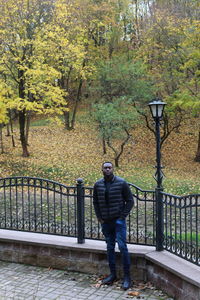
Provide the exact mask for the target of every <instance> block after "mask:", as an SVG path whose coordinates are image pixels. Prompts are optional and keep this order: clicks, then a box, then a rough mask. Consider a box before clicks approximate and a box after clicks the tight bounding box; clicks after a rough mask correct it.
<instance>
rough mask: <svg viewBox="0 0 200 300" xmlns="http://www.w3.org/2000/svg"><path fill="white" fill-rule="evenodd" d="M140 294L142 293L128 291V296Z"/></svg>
mask: <svg viewBox="0 0 200 300" xmlns="http://www.w3.org/2000/svg"><path fill="white" fill-rule="evenodd" d="M139 295H140V293H139V292H134V291H131V292H128V296H133V297H137V296H139Z"/></svg>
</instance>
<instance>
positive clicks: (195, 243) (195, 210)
mask: <svg viewBox="0 0 200 300" xmlns="http://www.w3.org/2000/svg"><path fill="white" fill-rule="evenodd" d="M129 185H130V188H131V191H132V193H133V196H134V201H135V204H134V208H133V209H132V211H131V213H130V215H129V216H128V218H127V240H128V242H129V243H134V244H140V245H154V246H155V245H156V236H155V235H156V222H157V217H158V216H157V215H156V199H155V192H154V191H151V190H142V189H140V188H139V187H137V186H135V185H134V184H131V183H130V184H129ZM92 197H93V187H86V186H84V185H83V181H82V180H81V179H79V180H77V184H76V185H75V186H65V185H63V184H60V183H58V182H54V181H51V180H47V179H42V178H34V177H10V178H1V179H0V228H2V229H10V230H20V231H29V232H38V233H48V234H56V235H63V236H69V237H77V238H78V243H83V242H84V239H85V238H88V239H104V238H103V235H102V232H101V225H100V224H99V223H98V221H97V219H96V216H95V212H94V208H93V203H92ZM162 201H163V216H164V218H163V222H164V232H163V246H164V249H166V250H167V251H170V252H172V253H174V254H176V255H179V256H180V257H183V258H184V259H186V260H189V261H191V262H193V263H195V264H197V265H200V242H199V237H200V221H199V216H200V208H199V207H200V195H189V196H184V197H179V196H175V195H171V194H167V193H163V192H162Z"/></svg>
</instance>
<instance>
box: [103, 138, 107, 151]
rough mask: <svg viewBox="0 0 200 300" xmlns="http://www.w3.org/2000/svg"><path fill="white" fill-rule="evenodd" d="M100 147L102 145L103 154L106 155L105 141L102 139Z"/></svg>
mask: <svg viewBox="0 0 200 300" xmlns="http://www.w3.org/2000/svg"><path fill="white" fill-rule="evenodd" d="M102 145H103V154H106V141H105V139H104V138H103V139H102Z"/></svg>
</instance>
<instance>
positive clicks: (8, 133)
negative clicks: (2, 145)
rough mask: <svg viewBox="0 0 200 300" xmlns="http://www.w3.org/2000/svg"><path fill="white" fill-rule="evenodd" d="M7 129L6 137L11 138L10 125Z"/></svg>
mask: <svg viewBox="0 0 200 300" xmlns="http://www.w3.org/2000/svg"><path fill="white" fill-rule="evenodd" d="M6 129H7V134H6V136H10V127H9V123H8V124H7V125H6Z"/></svg>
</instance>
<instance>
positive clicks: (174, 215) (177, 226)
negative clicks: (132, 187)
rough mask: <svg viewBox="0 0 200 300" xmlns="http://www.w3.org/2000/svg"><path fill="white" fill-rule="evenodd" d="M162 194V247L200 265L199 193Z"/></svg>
mask: <svg viewBox="0 0 200 300" xmlns="http://www.w3.org/2000/svg"><path fill="white" fill-rule="evenodd" d="M162 196H163V197H162V200H163V216H164V241H163V246H164V249H166V250H168V251H170V252H172V253H174V254H176V255H178V256H180V257H182V258H184V259H186V260H188V261H191V262H193V263H195V264H197V265H200V194H196V195H187V196H182V197H180V196H175V195H171V194H167V193H164V192H162Z"/></svg>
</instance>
